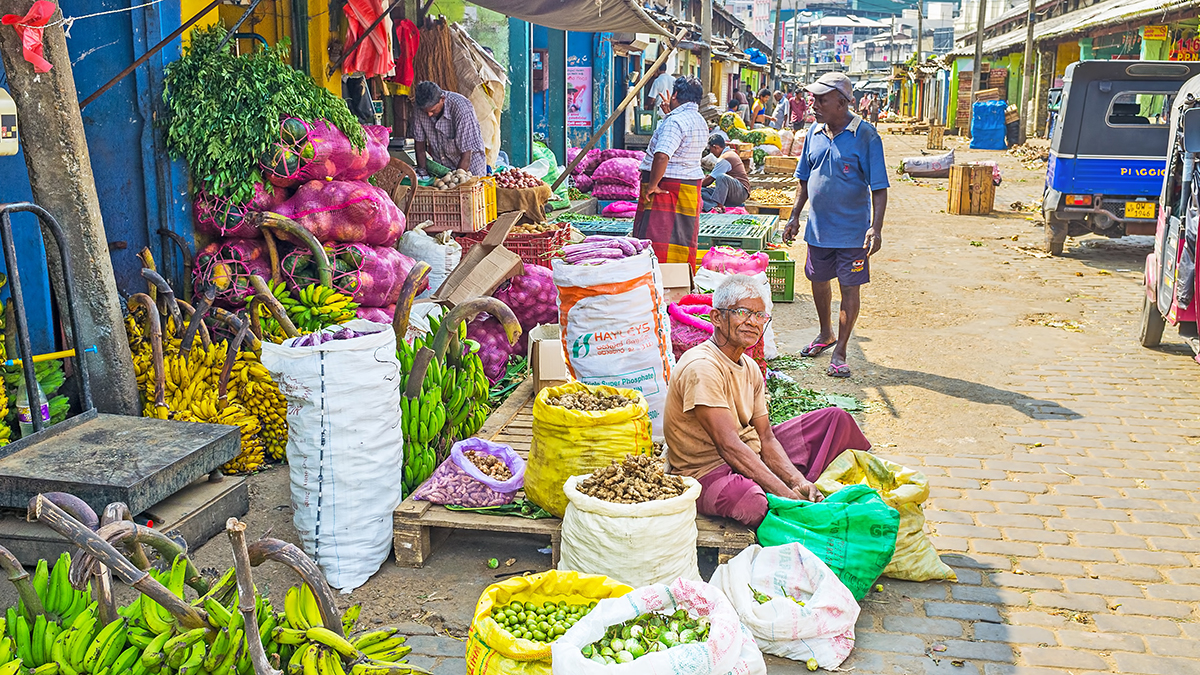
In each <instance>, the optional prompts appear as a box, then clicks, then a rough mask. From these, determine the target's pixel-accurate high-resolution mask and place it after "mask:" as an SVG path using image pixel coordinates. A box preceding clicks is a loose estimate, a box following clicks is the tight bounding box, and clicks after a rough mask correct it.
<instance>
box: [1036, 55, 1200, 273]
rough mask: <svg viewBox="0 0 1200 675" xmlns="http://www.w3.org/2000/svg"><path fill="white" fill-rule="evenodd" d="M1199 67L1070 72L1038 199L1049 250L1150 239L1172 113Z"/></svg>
mask: <svg viewBox="0 0 1200 675" xmlns="http://www.w3.org/2000/svg"><path fill="white" fill-rule="evenodd" d="M1197 74H1200V63H1185V62H1176V61H1079V62H1077V63H1072V64H1071V65H1069V66H1067V71H1066V75H1065V76H1064V77H1063V89H1062V101H1061V104H1060V106H1059V110H1058V114H1057V118H1056V120H1055V124H1054V128H1053V130H1052V132H1051V136H1050V158H1049V161H1048V162H1047V166H1046V186H1045V192H1044V194H1043V197H1042V217H1043V219H1044V221H1045V229H1046V250H1047V251H1049V252H1050V253H1052V254H1054V255H1059V254H1061V253H1062V251H1063V244H1064V243H1065V242H1066V239H1067V237H1068V236H1072V237H1078V236H1081V235H1084V234H1087V233H1088V232H1093V233H1095V234H1099V235H1102V236H1106V237H1114V238H1115V237H1122V236H1124V235H1126V234H1147V235H1152V234H1154V233H1155V226H1156V223H1157V218H1158V208H1157V202H1158V195H1159V190H1160V188H1161V187H1162V184H1163V173H1164V170H1165V167H1166V158H1167V141H1168V135H1169V133H1170V129H1171V119H1170V117H1171V107H1172V103H1173V101H1174V98H1175V94H1176V93H1177V92H1178V91H1179V88H1180V87H1181V86H1183V83H1184V82H1186V81H1187V80H1188V79H1189V78H1191V77H1192V76H1194V75H1197Z"/></svg>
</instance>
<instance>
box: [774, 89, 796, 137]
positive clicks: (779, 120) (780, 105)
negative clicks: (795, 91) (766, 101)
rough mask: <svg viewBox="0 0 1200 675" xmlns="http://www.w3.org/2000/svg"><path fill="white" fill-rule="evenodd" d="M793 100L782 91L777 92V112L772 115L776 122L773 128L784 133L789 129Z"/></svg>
mask: <svg viewBox="0 0 1200 675" xmlns="http://www.w3.org/2000/svg"><path fill="white" fill-rule="evenodd" d="M791 106H792V99H791V97H790V96H784V94H783V92H782V91H777V92H775V110H774V111H773V112H772V113H771V116H772V117H773V118H774V120H773V121H772V122H771V128H772V129H776V130H779V131H782V130H783V129H786V128H787V125H788V117H789V116H790V115H791V112H790V110H791Z"/></svg>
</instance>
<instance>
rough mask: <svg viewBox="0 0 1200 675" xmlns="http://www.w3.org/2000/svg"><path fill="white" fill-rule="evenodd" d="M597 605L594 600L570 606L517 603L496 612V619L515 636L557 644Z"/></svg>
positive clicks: (549, 603)
mask: <svg viewBox="0 0 1200 675" xmlns="http://www.w3.org/2000/svg"><path fill="white" fill-rule="evenodd" d="M595 606H596V603H595V602H594V601H593V602H590V603H588V604H586V605H570V604H567V603H566V602H552V601H550V600H547V601H546V602H543V603H542V604H541V606H538V604H537V603H536V602H519V601H514V602H510V603H509V604H507V605H505V606H503V607H499V608H497V609H494V610H492V619H493V620H494V621H495V622H496V623H498V624H500V627H501V628H503V629H504V630H506V631H508V632H509V633H510V634H511V635H512V636H513V637H516V638H525V639H526V640H533V641H535V642H554V641H555V640H557V639H558V638H559V636H561V635H562V634H563V633H566V632H567V630H569V629H570V628H571V626H574V625H575V622H576V621H579V620H580V619H581V618H583V616H584V615H586V614H587V613H588V612H590V611H592V609H593V608H594V607H595Z"/></svg>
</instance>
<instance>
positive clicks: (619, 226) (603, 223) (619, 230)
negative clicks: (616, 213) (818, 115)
mask: <svg viewBox="0 0 1200 675" xmlns="http://www.w3.org/2000/svg"><path fill="white" fill-rule="evenodd" d="M571 224H572V225H574V226H575V229H577V230H579V231H580V232H582V233H583V234H585V235H587V236H589V237H590V236H591V235H593V234H603V235H607V236H610V237H628V236H629V235H631V234H633V219H632V218H614V219H612V220H581V221H579V222H577V223H571Z"/></svg>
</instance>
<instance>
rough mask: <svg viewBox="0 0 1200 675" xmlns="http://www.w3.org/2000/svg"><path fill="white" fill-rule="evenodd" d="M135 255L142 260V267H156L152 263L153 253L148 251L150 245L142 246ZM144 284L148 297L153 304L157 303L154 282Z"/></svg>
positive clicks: (154, 268) (152, 268) (153, 268)
mask: <svg viewBox="0 0 1200 675" xmlns="http://www.w3.org/2000/svg"><path fill="white" fill-rule="evenodd" d="M137 255H138V258H139V259H140V260H141V261H142V266H143V267H146V268H148V269H151V270H157V269H158V267H157V266H156V265H155V264H154V255H153V254H152V253H150V247H148V246H147V247H146V248H143V249H142V250H141V251H138V254H137ZM146 286H147V290H146V292H147V293H149V294H150V299H151V300H153V301H154V304H156V305H157V304H158V290H157V289H156V288H155V287H154V284H152V283H151V284H146Z"/></svg>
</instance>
